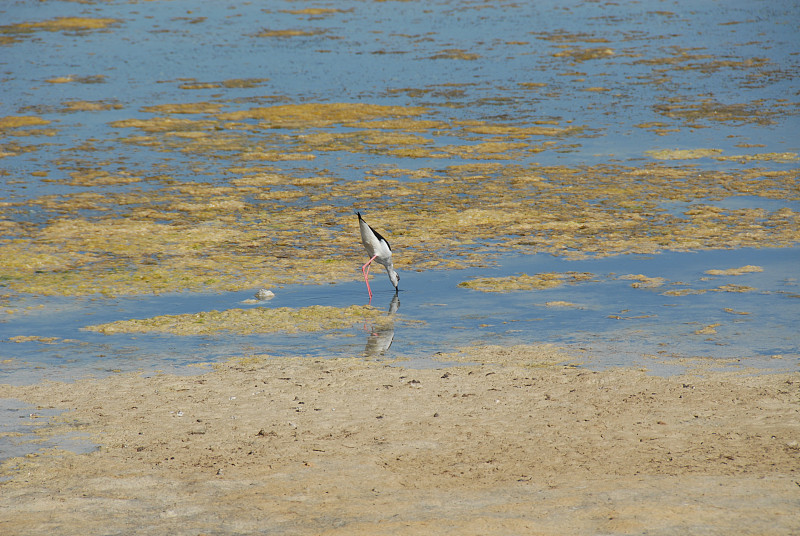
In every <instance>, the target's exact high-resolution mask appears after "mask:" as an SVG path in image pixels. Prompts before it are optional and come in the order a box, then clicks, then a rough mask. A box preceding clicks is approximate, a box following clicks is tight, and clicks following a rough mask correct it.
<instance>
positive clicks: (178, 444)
mask: <svg viewBox="0 0 800 536" xmlns="http://www.w3.org/2000/svg"><path fill="white" fill-rule="evenodd" d="M562 357H563V356H559V355H558V354H557V353H555V351H553V350H550V349H535V348H526V347H515V348H511V349H500V348H480V349H473V350H470V351H469V353H468V354H465V355H462V356H458V358H459V359H462V360H464V361H465V362H467V361H470V360H473V361H475V362H477V363H478V364H464V365H458V366H447V367H445V366H443V367H441V368H436V369H426V370H418V369H408V368H404V367H403V366H402V364H401V363H400V364H398V363H387V362H375V361H365V360H362V359H330V360H323V359H310V358H273V357H263V358H251V359H246V360H239V361H233V362H230V363H226V364H223V365H218V366H216V367H215V368H214V370H213V371H210V372H208V373H206V374H203V375H200V376H175V375H166V374H165V375H152V374H151V375H142V374H122V375H117V376H113V377H109V378H105V379H101V380H84V381H79V382H77V383H70V384H67V383H64V384H61V383H44V384H39V385H33V386H20V387H11V386H0V396H3V397H17V398H20V399H23V400H26V401H29V402H31V403H34V404H38V405H41V406H46V407H51V406H52V407H57V408H65V409H68V410H69V411H68V412H67V413H65V414H64V415H63V416H62V417H60V418H59V421H60V422H56V423H54V425H53V427H52V428H50V429H49V432H51V433H70V432H71V431H80V432H83V433H88V434H90V435H91V437H92V438H93V439H94V441H95V442H96V443H97V444H99V445H100V447H99V449H98V450H97V451H95V452H92V453H90V454H82V455H77V454H71V453H68V452H64V451H50V452H47V453H43V454H37V455H31V456H28V457H27V458H21V459H19V458H18V459H13V460H8V461H6V462H5V463H4V465H3V466H2V476H3V478H5V480H4V481H3V482H2V483H0V489H2V498H1V499H0V532H3V533H6V534H81V535H85V534H192V535H196V534H250V533H263V534H370V535H373V534H577V533H604V534H632V533H643V532H645V531H648V533H651V534H687V533H700V532H702V533H706V534H729V533H737V534H762V533H771V534H789V533H797V532H798V531H800V389H798V386H800V374H797V373H789V374H770V375H758V374H742V373H721V372H712V371H702V372H696V373H691V374H685V375H681V376H673V377H668V378H664V377H656V376H652V375H648V374H646V373H645V372H642V371H639V370H633V369H616V370H608V371H603V372H593V371H587V370H584V369H580V368H574V367H566V366H562V365H558V364H554V363H556V362H558V361H560V359H561V358H562ZM447 358H448V359H450V358H454V359H455V356H447Z"/></svg>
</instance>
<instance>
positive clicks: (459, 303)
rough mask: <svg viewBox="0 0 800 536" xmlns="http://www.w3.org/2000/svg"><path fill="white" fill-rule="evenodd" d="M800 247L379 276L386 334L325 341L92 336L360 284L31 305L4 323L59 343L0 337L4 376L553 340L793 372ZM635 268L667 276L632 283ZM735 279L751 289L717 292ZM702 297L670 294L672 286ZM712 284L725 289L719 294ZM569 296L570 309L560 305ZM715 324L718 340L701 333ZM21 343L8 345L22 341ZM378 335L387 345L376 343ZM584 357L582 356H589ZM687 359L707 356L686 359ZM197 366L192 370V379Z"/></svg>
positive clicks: (343, 293)
mask: <svg viewBox="0 0 800 536" xmlns="http://www.w3.org/2000/svg"><path fill="white" fill-rule="evenodd" d="M798 262H800V253H798V251H797V250H796V249H763V250H732V251H731V250H721V251H704V252H690V253H666V254H661V255H657V256H625V257H610V258H602V259H589V260H565V259H561V258H557V257H552V256H549V255H516V256H505V257H500V258H498V259H496V261H495V264H496V265H495V266H493V267H485V268H475V269H468V270H457V271H444V270H442V271H434V272H408V273H402V275H401V277H402V280H401V291H400V292H399V294H398V295H397V298H396V299H395V293H394V291H393V289H392V287H391V284H390V283H389V281H388V278H386V277H385V275H384V274H382V273H381V274H380V275H379V276H378V277H376V278H373V283H372V286H373V288H374V294H375V295H374V298H373V301H372V305H373V306H375V307H378V308H381V309H384V310H385V311H387V312H392V313H393V314H392V316H391V318H394V319H395V320H394V322H392V323H391V329H389V327H387V326H385V325H381V329H380V330H377V331H376V330H375V329H373V328H374V327H373V326H372V325H371V324H368V323H367V321H366V319H365V324H364V325H356V326H354V327H353V328H352V329H350V330H335V331H330V332H322V333H318V334H315V333H301V334H258V335H239V334H232V333H227V332H221V333H219V334H217V335H213V336H177V335H160V334H156V335H151V334H113V335H102V334H97V333H94V332H89V331H85V330H83V328H85V327H86V326H88V325H93V324H96V323H98V322H99V321H113V320H127V319H131V318H148V317H152V316H157V315H160V314H183V313H197V312H202V311H210V310H225V309H231V308H236V307H306V306H309V305H330V306H337V307H346V306H349V305H352V304H354V303H362V302H366V299H367V295H366V289H365V286H364V284H363V282H352V283H338V284H331V285H324V286H319V285H291V286H286V287H284V288H278V289H275V297H274V298H272V299H271V300H267V301H264V302H258V303H257V304H252V305H251V304H248V303H244V302H245V301H246V300H249V299H251V298H252V297H253V295H254V293H255V292H254V290H250V291H241V292H230V293H217V294H196V293H186V294H168V295H160V296H151V297H131V298H114V299H107V298H92V299H86V298H71V299H67V298H62V299H57V300H52V299H50V298H46V299H35V298H31V299H29V301H27V302H26V303H23V304H20V305H21V308H22V309H25V310H26V312H24V313H21V314H18V315H15V316H14V317H11V318H10V319H9V320H8V321H7V322H6V323H5V328H4V329H6V330H7V332H8V333H9V334H12V333H13V334H14V335H13V336H19V335H36V336H39V337H45V336H47V337H54V338H55V339H54V340H52V341H48V340H21V341H19V342H14V341H15V340H17V339H10V340H5V341H2V342H0V348H2V350H1V351H2V355H3V357H4V359H6V360H7V361H6V363H7V364H6V366H5V367H4V370H3V375H2V376H0V381H3V382H8V383H20V382H25V383H26V382H32V381H37V380H41V379H45V378H46V379H65V378H76V377H82V376H86V375H105V374H108V373H112V372H115V371H124V370H139V369H144V370H156V369H158V370H166V369H169V370H173V369H175V368H180V367H182V366H184V365H187V364H199V363H208V362H213V361H217V360H220V359H225V358H227V357H235V356H242V355H258V354H272V355H296V354H300V355H309V356H321V357H330V356H333V357H344V356H360V355H363V356H365V357H385V358H392V359H394V358H401V359H405V360H407V364H408V365H410V366H417V367H420V366H422V367H427V366H441V365H442V363H441V362H439V361H434V360H432V359H431V357H432V356H433V355H435V354H436V353H437V352H453V351H456V350H457V349H458V348H460V347H463V346H471V345H475V344H501V345H510V344H554V345H557V346H565V347H567V348H570V349H571V350H572V351H573V352H576V355H577V356H579V357H578V359H577V361H578V362H582V363H583V364H584V365H585V366H590V367H603V366H618V365H633V364H635V365H639V366H643V367H647V368H649V369H651V370H653V371H656V372H667V371H672V372H678V371H681V370H685V369H686V368H687V367H691V366H694V365H697V364H698V360H699V361H700V362H705V363H706V364H707V365H711V366H718V367H736V368H741V367H756V368H761V369H781V370H785V369H790V370H791V369H795V368H796V367H797V365H798V364H799V363H800V361H798V360H799V359H800V350H799V349H800V335H798V332H797V329H796V326H797V324H798V321H800V314H799V313H800V308H798V298H800V288H798V281H797V278H796V277H794V276H795V275H796V266H797V265H798ZM751 263H758V266H760V267H761V268H763V270H764V271H763V272H756V273H747V274H742V275H735V276H724V275H719V276H714V275H707V274H705V273H704V272H705V271H706V270H710V269H718V268H720V267H722V268H727V267H735V266H741V265H745V264H751ZM553 271H555V272H570V271H574V272H591V273H592V274H594V275H593V277H592V280H591V281H587V282H581V283H577V284H564V285H561V286H559V287H556V288H552V289H547V290H530V291H516V292H507V293H487V292H480V291H474V290H470V289H466V288H462V287H459V286H458V284H459V283H460V282H462V281H465V280H468V279H469V278H470V277H474V276H481V277H504V276H508V275H514V274H518V273H534V272H553ZM630 274H645V275H647V276H648V277H653V278H655V277H661V278H665V280H666V281H665V282H664V283H663V284H662V285H661V286H659V287H656V288H635V287H634V286H632V283H633V282H634V281H632V280H630V279H625V278H624V276H626V275H630ZM728 284H735V285H739V286H743V287H748V288H749V289H750V290H748V291H745V292H735V291H720V290H718V289H719V287H722V286H723V285H728ZM675 288H679V289H687V290H690V291H695V292H699V291H705V292H703V293H702V294H688V295H679V296H670V295H664V292H665V291H668V290H670V289H675ZM714 289H717V290H714ZM561 302H565V303H561ZM712 324H714V325H715V326H714V328H713V331H714V332H713V333H704V334H697V333H695V332H696V331H697V330H701V329H703V328H704V327H706V326H709V325H712ZM13 336H12V337H13ZM379 339H380V340H379ZM580 356H584V357H582V358H581V357H580ZM682 358H698V360H694V361H690V362H688V363H687V362H682V361H679V360H680V359H682ZM193 370H194V371H198V372H199V371H202V370H205V369H203V368H201V369H192V368H190V369H188V370H187V371H188V372H190V373H191V372H192V371H193Z"/></svg>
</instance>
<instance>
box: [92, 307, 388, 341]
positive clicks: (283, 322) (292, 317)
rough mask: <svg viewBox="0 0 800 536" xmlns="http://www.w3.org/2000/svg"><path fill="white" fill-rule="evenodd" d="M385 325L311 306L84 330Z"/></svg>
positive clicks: (181, 331)
mask: <svg viewBox="0 0 800 536" xmlns="http://www.w3.org/2000/svg"><path fill="white" fill-rule="evenodd" d="M365 321H370V322H372V323H375V322H380V321H388V319H387V317H386V316H384V315H383V313H382V312H381V311H379V310H378V309H375V308H372V307H368V306H359V305H351V306H350V307H329V306H324V305H312V306H310V307H301V308H299V309H294V308H290V307H278V308H274V309H269V308H262V307H257V308H253V309H228V310H225V311H204V312H201V313H193V314H178V315H161V316H155V317H152V318H146V319H141V320H120V321H117V322H110V323H107V324H98V325H94V326H87V327H86V328H84V329H86V330H89V331H97V332H100V333H105V334H113V333H170V334H173V335H210V334H213V333H218V332H220V331H228V332H231V333H235V334H239V335H251V334H255V333H272V332H277V331H285V332H288V333H296V332H299V331H308V332H311V331H328V330H334V329H346V328H349V327H351V326H353V325H354V324H357V323H359V322H365Z"/></svg>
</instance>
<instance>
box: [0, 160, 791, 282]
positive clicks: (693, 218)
mask: <svg viewBox="0 0 800 536" xmlns="http://www.w3.org/2000/svg"><path fill="white" fill-rule="evenodd" d="M231 170H232V171H233V172H234V174H233V175H232V177H231V179H230V181H229V185H228V186H210V185H205V184H200V183H196V184H193V183H182V184H180V185H174V186H173V185H170V184H169V181H170V179H169V178H168V177H164V176H157V175H152V172H151V174H150V176H149V177H148V174H147V172H145V171H141V172H136V170H130V171H129V172H125V173H108V172H106V171H104V170H102V169H98V168H91V169H84V170H83V172H80V171H77V170H76V171H75V172H71V173H70V174H68V175H67V177H66V179H60V180H67V181H69V183H70V184H76V185H77V184H80V185H82V186H86V187H89V188H93V189H97V188H103V187H105V186H116V185H120V184H122V185H125V184H136V181H137V180H138V179H140V178H141V179H143V180H145V179H147V180H151V181H152V180H159V181H163V182H164V183H165V184H164V186H162V187H160V188H158V187H157V188H154V189H151V190H147V191H145V190H139V189H135V188H134V189H133V190H130V191H125V192H116V193H114V192H109V193H103V192H101V191H99V190H97V191H91V190H90V191H86V192H81V193H75V194H68V195H58V196H41V197H39V198H34V199H32V200H30V201H28V202H26V206H28V207H30V206H34V207H35V206H38V207H39V208H40V209H42V210H46V211H49V212H52V213H54V214H58V217H56V218H52V219H49V220H46V221H45V222H43V223H40V224H32V223H26V224H22V223H16V224H15V223H11V220H12V218H11V217H12V216H13V214H14V212H15V211H17V210H19V209H20V208H21V206H22V205H21V204H20V203H16V202H6V203H3V204H0V215H3V214H5V215H7V218H6V219H2V218H0V222H6V223H7V224H4V225H3V228H4V229H5V231H6V233H7V235H6V236H5V237H4V238H2V239H0V278H2V281H3V284H4V285H5V286H6V287H7V288H9V289H10V290H15V291H21V292H36V293H41V294H46V295H49V294H65V295H76V294H93V293H103V294H111V295H116V294H141V293H152V292H169V291H176V290H183V289H186V290H239V289H244V288H261V287H265V288H269V287H270V286H275V285H281V284H288V283H320V282H331V281H342V280H355V279H357V278H358V277H360V271H359V270H358V268H359V266H360V263H361V262H363V261H362V259H363V256H364V253H363V248H362V247H361V245H360V241H359V238H358V229H357V225H356V223H355V219H354V216H353V214H352V209H350V208H349V207H367V209H368V210H369V212H367V214H369V213H373V214H374V213H378V214H380V219H381V222H382V229H381V230H382V232H384V231H385V232H386V236H387V237H388V238H389V239H390V240H391V243H392V246H393V248H394V249H395V265H396V267H397V268H398V269H400V270H407V269H416V270H428V269H436V268H462V267H466V266H474V265H479V264H485V263H486V262H487V260H490V259H491V256H492V255H493V254H495V253H497V252H500V251H522V252H526V253H532V252H546V253H552V254H557V255H564V256H569V257H580V256H589V255H591V256H606V255H618V254H623V253H657V252H659V251H666V250H673V251H675V250H688V249H713V248H720V247H726V248H729V247H730V248H732V247H781V246H788V245H792V244H796V243H797V242H798V240H800V214H798V213H796V212H795V211H793V210H791V209H789V208H781V209H777V210H773V211H768V210H765V209H726V208H722V207H718V206H714V205H713V204H712V203H713V200H714V199H725V198H726V197H728V196H731V195H750V196H761V197H764V198H767V199H783V198H789V199H792V198H797V197H798V194H797V190H796V188H797V185H796V174H795V173H793V172H792V171H770V170H764V169H752V170H745V171H741V172H724V173H723V172H698V171H696V170H694V169H693V168H692V167H671V166H663V165H651V166H646V167H643V168H640V167H626V166H610V165H604V166H595V167H584V168H568V167H563V166H535V165H529V166H518V165H514V164H506V163H502V162H498V161H494V162H486V163H480V162H472V163H469V164H464V165H451V166H448V167H446V168H443V169H433V168H421V169H415V170H405V169H401V168H378V169H375V170H372V172H371V173H369V174H367V175H365V176H364V178H363V179H361V180H343V179H341V178H338V177H335V176H331V175H329V174H319V175H314V174H311V175H307V176H302V175H298V174H287V173H284V172H280V171H279V170H276V169H273V168H270V167H269V166H265V165H251V166H232V167H231ZM401 179H402V180H401ZM48 180H50V179H48ZM375 188H380V189H381V190H382V191H383V192H384V196H383V197H381V198H374V196H373V195H372V192H373V191H374V190H375ZM298 199H303V200H304V202H303V205H302V206H293V205H292V204H293V203H294V201H295V200H298ZM695 199H704V200H705V202H706V204H702V205H699V204H693V205H691V206H689V207H688V208H687V209H685V210H684V211H683V212H682V213H681V214H672V213H669V212H667V211H665V210H663V209H661V208H660V206H661V205H662V204H663V203H664V202H668V201H675V202H684V203H685V202H690V201H692V200H695ZM489 207H491V208H489ZM367 209H364V210H367ZM86 210H91V211H94V212H95V215H94V216H93V217H92V218H86V217H84V216H82V215H81V213H82V212H83V211H86Z"/></svg>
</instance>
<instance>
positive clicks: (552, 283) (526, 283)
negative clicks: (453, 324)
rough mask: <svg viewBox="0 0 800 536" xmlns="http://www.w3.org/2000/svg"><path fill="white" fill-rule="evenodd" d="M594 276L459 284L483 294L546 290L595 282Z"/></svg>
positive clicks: (531, 277)
mask: <svg viewBox="0 0 800 536" xmlns="http://www.w3.org/2000/svg"><path fill="white" fill-rule="evenodd" d="M594 277H595V276H594V274H592V273H588V272H565V273H557V272H549V273H542V274H535V275H528V274H519V275H514V276H508V277H478V278H475V279H470V280H469V281H462V282H461V283H459V284H458V286H459V287H461V288H469V289H472V290H480V291H481V292H513V291H517V290H544V289H549V288H555V287H558V286H561V285H563V284H564V283H572V284H574V283H579V282H585V281H592V280H594Z"/></svg>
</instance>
